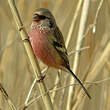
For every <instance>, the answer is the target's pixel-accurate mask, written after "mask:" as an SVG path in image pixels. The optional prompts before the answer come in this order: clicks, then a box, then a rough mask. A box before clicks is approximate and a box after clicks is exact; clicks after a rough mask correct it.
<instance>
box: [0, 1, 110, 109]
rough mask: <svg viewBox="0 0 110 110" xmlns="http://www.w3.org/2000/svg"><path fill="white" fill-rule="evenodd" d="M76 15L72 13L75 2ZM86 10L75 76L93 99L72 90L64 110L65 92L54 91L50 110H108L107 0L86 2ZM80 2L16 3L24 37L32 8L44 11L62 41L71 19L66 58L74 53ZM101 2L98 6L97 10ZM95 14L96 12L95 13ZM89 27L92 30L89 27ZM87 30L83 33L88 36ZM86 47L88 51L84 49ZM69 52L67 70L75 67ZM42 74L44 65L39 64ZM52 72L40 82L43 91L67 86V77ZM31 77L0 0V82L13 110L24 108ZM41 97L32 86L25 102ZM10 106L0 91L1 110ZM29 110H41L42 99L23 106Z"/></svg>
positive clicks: (109, 36) (12, 23)
mask: <svg viewBox="0 0 110 110" xmlns="http://www.w3.org/2000/svg"><path fill="white" fill-rule="evenodd" d="M81 1H82V3H81V5H80V6H79V11H78V12H76V9H77V8H78V4H79V2H81ZM88 1H89V8H88V15H87V20H86V23H85V29H84V35H85V36H84V39H83V42H82V45H81V47H82V48H85V49H84V50H82V51H81V52H80V56H79V61H78V62H79V63H78V68H77V72H76V74H77V76H78V77H79V78H80V79H81V80H82V81H85V82H86V83H87V82H88V83H87V84H85V86H87V85H89V89H88V91H89V93H90V94H91V96H92V99H91V100H89V99H88V97H87V96H86V95H85V93H84V92H82V94H83V97H82V98H80V97H78V96H79V94H80V93H81V92H80V91H81V89H80V88H79V87H80V86H75V88H74V91H75V92H74V97H71V98H72V100H71V104H70V108H69V109H67V103H68V94H69V87H66V88H64V89H61V90H58V91H57V92H53V93H54V94H53V93H52V94H51V95H50V96H54V98H52V99H53V107H54V109H55V110H110V0H88ZM83 2H84V1H83V0H16V5H17V9H18V11H19V13H20V16H21V19H22V21H23V24H24V26H25V28H26V30H27V32H28V33H29V31H30V25H31V20H32V15H33V12H34V10H35V9H36V8H40V7H43V8H48V9H49V10H50V11H51V12H52V13H53V15H54V17H55V19H56V22H57V25H58V26H59V28H60V30H61V32H62V34H63V36H64V40H65V42H66V41H67V39H68V33H69V31H70V29H71V28H70V27H71V24H72V21H73V20H74V16H76V15H77V17H76V20H75V21H74V29H73V30H72V35H71V39H70V42H69V45H68V47H67V51H68V53H70V52H72V51H76V45H77V44H76V42H77V38H78V32H79V24H80V19H81V14H82V8H83ZM101 3H102V5H100V4H101ZM98 9H99V10H98ZM93 23H94V28H89V27H90V26H91V24H93ZM87 30H88V31H87ZM86 47H89V48H87V49H86ZM74 56H75V54H74V53H73V54H72V55H71V56H69V60H70V65H71V68H72V67H73V64H74ZM39 64H40V67H41V69H44V68H45V67H46V65H44V64H43V63H42V62H40V61H39ZM57 74H58V72H57V70H55V69H53V68H50V69H49V70H48V73H47V75H46V78H45V79H44V81H45V84H46V87H47V89H48V90H52V89H54V88H55V87H56V86H57V87H63V86H66V85H69V84H70V76H71V75H69V76H68V74H67V73H65V72H62V73H61V74H60V76H59V80H58V81H56V80H57V79H56V78H57ZM34 79H35V76H34V73H33V70H32V67H31V64H30V61H29V59H28V56H27V53H26V51H25V48H24V45H23V42H22V41H21V38H20V34H19V31H18V30H17V27H16V24H15V21H14V19H13V16H12V13H11V10H10V7H9V4H8V1H7V0H0V83H1V84H2V85H3V87H4V89H5V90H6V92H7V93H8V95H9V97H10V99H11V100H12V102H13V103H14V105H15V106H16V108H17V110H19V109H21V108H22V107H23V105H24V102H25V99H26V96H27V94H28V92H29V89H30V87H31V85H32V82H33V81H34ZM56 82H57V85H56ZM39 95H40V92H39V89H38V86H37V84H36V85H35V87H34V88H33V90H32V93H31V96H30V100H31V99H32V98H34V97H37V96H39ZM9 109H10V108H9V104H8V103H7V101H6V100H5V98H4V97H3V95H2V93H1V92H0V110H9ZM27 109H28V110H45V106H44V103H43V101H42V98H39V99H38V100H37V101H35V102H34V103H32V104H31V105H29V106H28V108H27Z"/></svg>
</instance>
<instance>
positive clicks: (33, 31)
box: [29, 8, 91, 99]
mask: <svg viewBox="0 0 110 110" xmlns="http://www.w3.org/2000/svg"><path fill="white" fill-rule="evenodd" d="M29 39H30V42H31V46H32V49H33V51H34V54H35V56H36V57H37V58H39V59H40V60H41V61H42V62H43V63H44V64H46V65H47V66H48V67H52V68H55V69H61V70H63V71H65V72H68V73H70V74H71V75H72V76H73V77H74V78H75V79H76V80H77V82H78V83H79V84H80V86H81V87H82V88H83V90H84V91H85V93H86V95H87V96H88V97H89V98H90V99H91V96H90V94H89V93H88V91H87V89H86V88H85V86H84V85H83V83H82V82H81V81H80V80H79V78H78V77H77V76H76V75H75V74H74V73H73V72H72V70H71V69H70V64H69V60H68V54H67V49H66V47H65V43H64V39H63V35H62V33H61V31H60V29H59V27H58V26H57V24H56V21H55V18H54V16H53V14H52V13H51V11H49V9H47V8H38V9H36V10H35V12H34V13H33V16H32V24H31V28H30V33H29Z"/></svg>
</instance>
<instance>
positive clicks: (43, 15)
mask: <svg viewBox="0 0 110 110" xmlns="http://www.w3.org/2000/svg"><path fill="white" fill-rule="evenodd" d="M32 21H33V22H32V23H33V26H35V25H36V26H39V27H40V28H42V29H44V28H49V29H50V28H54V27H55V25H56V22H55V19H54V16H53V15H52V13H51V12H50V11H49V10H48V9H46V8H38V9H36V10H35V12H34V15H33V18H32Z"/></svg>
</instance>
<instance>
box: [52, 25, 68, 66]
mask: <svg viewBox="0 0 110 110" xmlns="http://www.w3.org/2000/svg"><path fill="white" fill-rule="evenodd" d="M53 35H54V36H53V38H52V43H53V46H54V48H55V49H56V50H57V52H58V53H59V55H60V56H61V57H62V59H63V60H64V62H65V64H66V65H67V66H69V61H68V57H67V56H68V55H67V50H66V47H65V43H64V39H63V35H62V33H61V32H60V30H59V28H58V27H56V28H55V29H54V31H53Z"/></svg>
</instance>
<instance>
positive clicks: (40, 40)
mask: <svg viewBox="0 0 110 110" xmlns="http://www.w3.org/2000/svg"><path fill="white" fill-rule="evenodd" d="M48 37H49V33H41V32H39V31H36V30H32V31H31V32H30V39H31V45H32V48H33V50H34V54H35V56H37V57H38V58H39V59H40V60H42V61H43V62H44V63H45V64H47V65H48V66H51V67H55V68H58V67H59V65H58V60H56V58H57V56H56V55H55V52H56V51H55V49H53V48H52V47H51V44H50V43H49V42H48Z"/></svg>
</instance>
